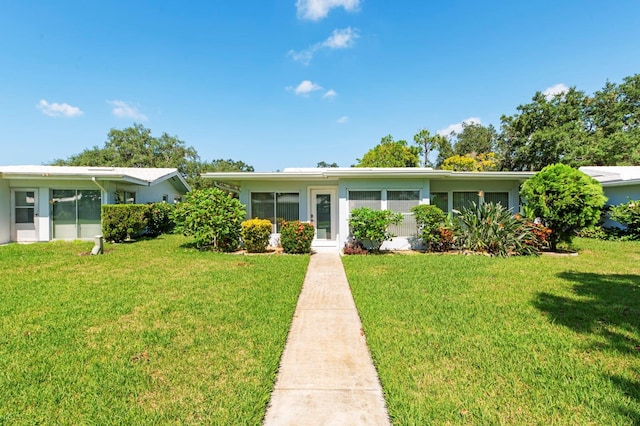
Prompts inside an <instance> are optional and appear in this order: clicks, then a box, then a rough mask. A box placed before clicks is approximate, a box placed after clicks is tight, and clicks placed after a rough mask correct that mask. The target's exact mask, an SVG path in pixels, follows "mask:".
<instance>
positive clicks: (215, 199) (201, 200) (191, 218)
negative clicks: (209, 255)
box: [173, 188, 246, 252]
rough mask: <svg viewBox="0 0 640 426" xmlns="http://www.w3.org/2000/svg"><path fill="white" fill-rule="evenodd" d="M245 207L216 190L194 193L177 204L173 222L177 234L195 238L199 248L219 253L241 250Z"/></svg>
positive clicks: (203, 190)
mask: <svg viewBox="0 0 640 426" xmlns="http://www.w3.org/2000/svg"><path fill="white" fill-rule="evenodd" d="M245 214H246V213H245V209H244V206H243V205H242V204H241V203H240V201H238V200H237V199H235V198H233V197H232V196H231V195H230V194H227V193H225V192H223V191H221V190H219V189H217V188H209V189H200V190H196V191H192V192H190V193H188V194H187V195H186V196H185V199H184V201H183V202H182V203H179V204H177V205H176V208H175V210H174V211H173V220H174V221H175V223H176V231H177V232H180V233H182V234H184V235H187V236H193V237H194V239H195V244H196V246H197V247H199V248H202V247H205V246H212V247H213V248H214V249H215V250H219V251H227V252H229V251H234V250H236V249H237V248H238V244H239V242H240V234H241V229H242V227H241V223H242V220H243V219H244V217H245Z"/></svg>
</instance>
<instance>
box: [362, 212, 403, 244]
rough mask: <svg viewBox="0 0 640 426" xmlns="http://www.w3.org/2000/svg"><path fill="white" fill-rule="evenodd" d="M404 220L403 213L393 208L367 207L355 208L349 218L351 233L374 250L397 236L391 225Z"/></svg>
mask: <svg viewBox="0 0 640 426" xmlns="http://www.w3.org/2000/svg"><path fill="white" fill-rule="evenodd" d="M400 222H402V214H401V213H395V212H393V211H391V210H371V209H370V208H367V207H361V208H358V209H353V210H352V211H351V217H350V218H349V226H350V227H351V234H352V235H353V238H355V239H356V241H359V242H361V243H363V244H367V243H368V244H369V245H370V246H371V249H372V250H374V251H378V250H380V246H381V245H382V243H384V242H385V241H387V240H390V239H391V238H393V237H395V235H393V234H392V233H391V232H389V226H391V225H398V224H399V223H400Z"/></svg>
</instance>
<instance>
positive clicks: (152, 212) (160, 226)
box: [147, 202, 175, 236]
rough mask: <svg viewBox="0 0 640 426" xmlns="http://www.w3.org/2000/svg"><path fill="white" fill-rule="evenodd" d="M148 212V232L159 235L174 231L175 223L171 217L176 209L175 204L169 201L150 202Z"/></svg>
mask: <svg viewBox="0 0 640 426" xmlns="http://www.w3.org/2000/svg"><path fill="white" fill-rule="evenodd" d="M148 206H149V211H148V214H147V234H148V235H151V236H157V235H160V234H168V233H170V232H171V231H173V228H174V227H175V223H174V222H173V220H172V219H171V212H172V211H173V209H174V206H173V204H169V203H164V202H162V203H150V204H148Z"/></svg>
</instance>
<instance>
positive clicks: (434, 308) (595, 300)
mask: <svg viewBox="0 0 640 426" xmlns="http://www.w3.org/2000/svg"><path fill="white" fill-rule="evenodd" d="M576 247H577V248H578V249H579V251H580V254H579V256H577V257H548V256H541V257H537V258H530V257H529V258H523V257H521V258H518V257H515V258H508V259H500V258H489V257H483V256H451V255H414V256H406V255H384V256H349V257H344V258H343V263H344V265H345V269H346V272H347V276H348V279H349V282H350V284H351V287H352V291H353V295H354V298H355V301H356V305H357V306H358V310H359V313H360V316H361V319H362V321H363V325H364V330H365V333H366V336H367V342H368V344H369V347H370V350H371V353H372V357H373V358H374V362H375V364H376V368H377V370H378V373H379V375H380V380H381V383H382V387H383V390H384V393H385V398H386V401H387V405H388V409H389V412H390V415H391V418H392V421H393V423H394V424H397V425H427V424H463V423H464V424H518V425H520V424H558V425H560V424H561V425H565V424H567V425H568V424H576V425H577V424H580V425H588V424H592V425H600V424H640V346H639V345H640V243H638V242H603V241H596V240H577V242H576Z"/></svg>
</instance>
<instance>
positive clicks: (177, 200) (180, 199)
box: [173, 195, 182, 204]
mask: <svg viewBox="0 0 640 426" xmlns="http://www.w3.org/2000/svg"><path fill="white" fill-rule="evenodd" d="M181 202H182V197H181V196H180V195H175V196H174V197H173V204H178V203H181Z"/></svg>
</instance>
